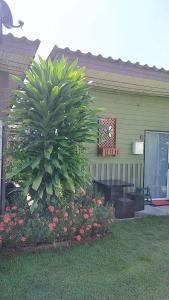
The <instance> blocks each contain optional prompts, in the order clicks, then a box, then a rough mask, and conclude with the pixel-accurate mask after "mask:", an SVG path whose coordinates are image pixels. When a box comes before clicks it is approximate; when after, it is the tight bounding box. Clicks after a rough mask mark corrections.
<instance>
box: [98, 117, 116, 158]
mask: <svg viewBox="0 0 169 300" xmlns="http://www.w3.org/2000/svg"><path fill="white" fill-rule="evenodd" d="M98 154H100V155H102V156H116V155H118V154H119V149H118V148H116V119H115V118H106V117H104V118H100V119H99V137H98Z"/></svg>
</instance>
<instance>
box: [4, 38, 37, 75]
mask: <svg viewBox="0 0 169 300" xmlns="http://www.w3.org/2000/svg"><path fill="white" fill-rule="evenodd" d="M39 45H40V41H39V40H38V39H37V40H35V41H31V40H29V39H27V38H26V37H22V38H18V37H15V36H13V35H12V34H11V33H9V34H8V35H3V36H2V39H1V42H0V70H1V71H6V72H9V73H10V74H18V75H23V73H24V71H25V69H26V68H27V67H28V66H29V65H30V64H31V61H32V59H33V58H34V56H35V54H36V51H37V49H38V47H39Z"/></svg>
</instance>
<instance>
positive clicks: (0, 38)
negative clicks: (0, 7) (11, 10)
mask: <svg viewBox="0 0 169 300" xmlns="http://www.w3.org/2000/svg"><path fill="white" fill-rule="evenodd" d="M2 33H3V32H2V17H1V16H0V43H1V42H2Z"/></svg>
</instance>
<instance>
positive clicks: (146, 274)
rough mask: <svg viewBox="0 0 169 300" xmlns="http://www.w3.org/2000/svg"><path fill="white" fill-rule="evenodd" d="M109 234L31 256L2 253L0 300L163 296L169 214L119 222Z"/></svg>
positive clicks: (168, 273) (168, 272)
mask: <svg viewBox="0 0 169 300" xmlns="http://www.w3.org/2000/svg"><path fill="white" fill-rule="evenodd" d="M112 229H113V236H112V237H111V238H106V239H104V240H101V241H95V242H91V243H89V244H88V245H79V246H77V247H76V246H73V247H72V248H70V249H64V250H55V251H46V252H45V251H44V252H39V253H35V254H33V253H32V254H31V253H30V254H26V253H23V254H19V255H12V256H5V255H2V254H0V300H10V299H11V300H15V299H16V300H20V299H21V300H27V299H30V300H34V299H35V300H40V299H41V300H44V299H47V300H53V299H62V300H76V299H77V300H81V299H85V300H90V299H93V300H105V299H114V300H122V299H123V300H128V299H130V300H143V299H144V300H149V299H150V300H153V299H156V300H167V299H169V217H147V218H144V219H137V220H130V221H119V222H117V223H116V224H115V225H113V226H112Z"/></svg>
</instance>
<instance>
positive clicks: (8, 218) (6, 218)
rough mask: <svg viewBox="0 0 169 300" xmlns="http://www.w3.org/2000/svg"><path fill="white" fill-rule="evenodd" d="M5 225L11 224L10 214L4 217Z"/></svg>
mask: <svg viewBox="0 0 169 300" xmlns="http://www.w3.org/2000/svg"><path fill="white" fill-rule="evenodd" d="M3 220H4V223H6V224H7V223H9V222H10V221H11V216H10V214H5V215H4V217H3Z"/></svg>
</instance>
